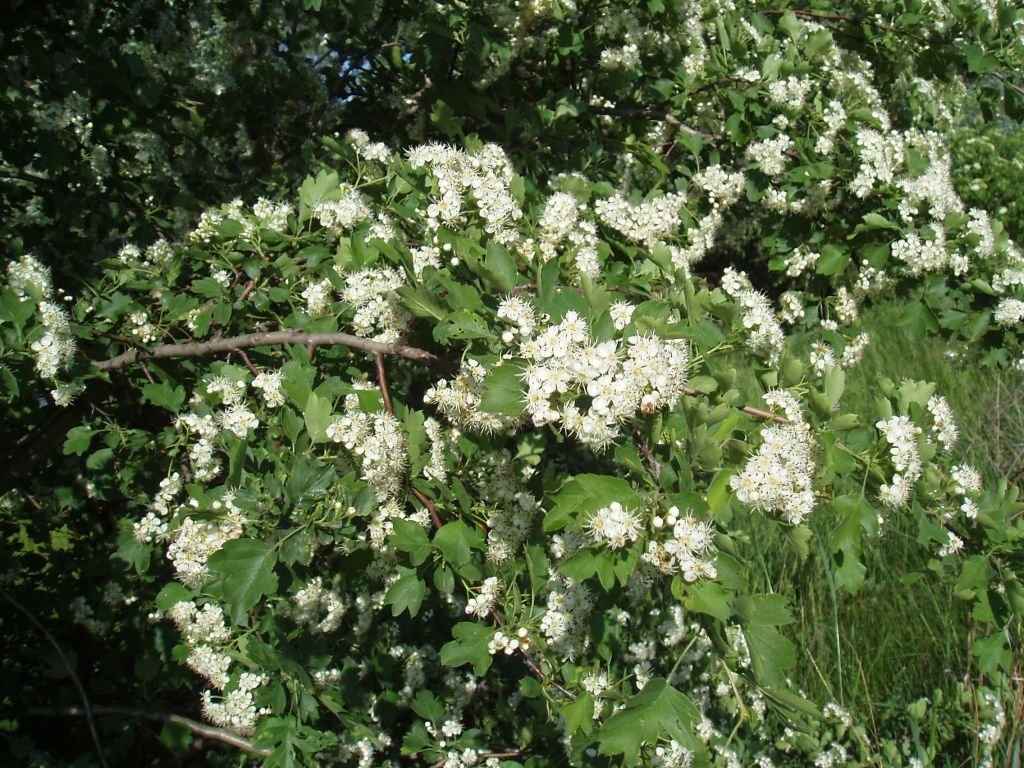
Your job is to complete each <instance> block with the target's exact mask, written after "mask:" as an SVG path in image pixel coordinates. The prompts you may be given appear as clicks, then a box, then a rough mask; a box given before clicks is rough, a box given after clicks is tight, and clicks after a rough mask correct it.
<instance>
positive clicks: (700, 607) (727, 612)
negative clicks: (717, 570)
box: [685, 581, 733, 621]
mask: <svg viewBox="0 0 1024 768" xmlns="http://www.w3.org/2000/svg"><path fill="white" fill-rule="evenodd" d="M732 598H733V594H732V593H731V592H729V591H728V590H726V589H724V588H723V587H722V585H721V584H719V583H717V582H714V581H699V582H697V583H696V584H694V585H693V586H692V587H691V588H690V596H689V597H688V598H686V603H685V604H686V609H687V610H688V611H696V612H697V613H706V614H708V615H710V616H714V617H715V618H716V619H719V620H721V621H728V620H729V618H730V617H731V616H732V614H733V609H732Z"/></svg>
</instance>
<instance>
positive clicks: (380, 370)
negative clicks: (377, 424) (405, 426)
mask: <svg viewBox="0 0 1024 768" xmlns="http://www.w3.org/2000/svg"><path fill="white" fill-rule="evenodd" d="M373 361H374V362H375V363H376V364H377V384H378V385H379V386H380V396H381V398H382V399H383V400H384V410H385V411H387V412H388V413H390V414H391V415H392V416H394V415H395V409H394V408H393V407H392V406H391V395H389V394H388V380H387V377H386V376H385V375H384V355H382V354H381V353H380V352H375V353H374V355H373Z"/></svg>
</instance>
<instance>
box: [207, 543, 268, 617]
mask: <svg viewBox="0 0 1024 768" xmlns="http://www.w3.org/2000/svg"><path fill="white" fill-rule="evenodd" d="M207 562H208V565H209V567H210V570H211V571H213V572H214V573H216V574H219V575H220V576H222V577H223V579H224V599H225V600H226V601H227V603H228V606H229V608H230V615H231V620H232V621H234V622H235V623H236V624H243V623H245V617H246V614H247V613H248V612H249V609H250V608H252V607H253V606H255V605H256V603H258V602H259V600H260V598H261V597H263V596H264V595H269V594H273V593H274V591H275V590H276V589H277V575H276V574H275V573H274V565H275V564H276V563H277V551H276V550H274V549H271V548H270V547H268V546H267V545H266V544H265V543H264V542H262V541H258V540H256V539H232V540H231V541H229V542H227V543H226V544H225V545H224V547H223V548H222V549H221V550H220V551H218V552H214V553H213V554H212V555H211V556H210V559H209V561H207Z"/></svg>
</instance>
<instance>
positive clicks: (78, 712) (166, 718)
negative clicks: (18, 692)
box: [28, 705, 273, 757]
mask: <svg viewBox="0 0 1024 768" xmlns="http://www.w3.org/2000/svg"><path fill="white" fill-rule="evenodd" d="M92 711H93V712H94V713H95V714H97V715H127V716H128V717H137V718H139V719H141V720H155V721H157V722H162V723H175V724H176V725H181V726H184V727H185V728H188V729H189V730H190V731H192V733H194V734H196V735H198V736H204V737H205V738H208V739H213V740H214V741H220V742H223V743H225V744H230V745H231V746H232V747H236V748H237V749H240V750H242V751H243V752H248V753H249V754H250V755H260V756H261V757H267V756H268V755H271V754H273V750H271V749H266V748H261V747H256V746H254V745H253V743H252V742H251V741H249V740H248V739H247V738H245V737H244V736H239V735H238V734H237V733H232V732H231V731H226V730H224V729H223V728H217V727H215V726H212V725H207V724H206V723H200V722H199V721H198V720H193V719H191V718H189V717H182V716H181V715H166V714H163V713H162V712H147V711H146V710H144V709H135V708H134V707H110V706H105V705H97V706H95V707H93V708H92ZM28 713H29V714H30V715H37V716H39V717H62V716H64V717H81V716H82V715H83V714H86V713H85V712H83V711H82V708H81V707H31V708H30V709H29V710H28Z"/></svg>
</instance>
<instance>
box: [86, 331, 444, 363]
mask: <svg viewBox="0 0 1024 768" xmlns="http://www.w3.org/2000/svg"><path fill="white" fill-rule="evenodd" d="M274 344H305V345H306V346H307V347H308V348H310V349H312V348H313V347H318V346H343V347H349V348H351V349H358V350H360V351H362V352H370V353H372V354H377V353H380V354H382V355H395V356H398V357H405V358H408V359H409V360H417V361H419V362H423V363H427V364H428V365H435V366H438V367H440V368H447V369H452V368H454V367H455V366H453V365H452V364H451V363H449V362H448V361H447V360H442V359H441V358H439V357H437V356H436V355H433V354H431V353H430V352H427V351H426V350H423V349H417V348H416V347H407V346H405V345H403V344H384V343H382V342H379V341H372V340H370V339H363V338H360V337H359V336H352V335H351V334H348V333H306V332H304V331H299V330H287V331H270V332H267V333H245V334H242V335H241V336H228V337H225V338H220V339H213V340H211V341H205V342H187V343H183V344H160V345H158V346H156V347H154V348H153V349H152V350H150V351H146V350H144V349H129V350H127V351H125V352H122V353H121V354H120V355H117V356H116V357H112V358H110V359H109V360H99V361H96V362H95V363H94V365H95V366H96V367H97V368H99V369H100V370H101V371H114V370H117V369H118V368H124V367H125V366H127V365H131V364H132V363H136V362H139V361H141V360H154V359H161V358H168V357H206V356H208V355H216V354H219V353H221V352H236V351H238V350H241V349H250V348H252V347H266V346H271V345H274Z"/></svg>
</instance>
